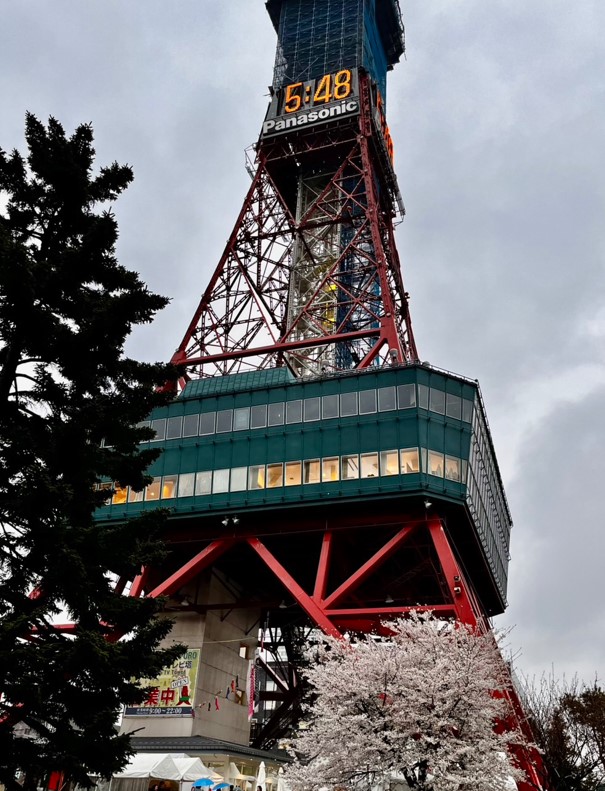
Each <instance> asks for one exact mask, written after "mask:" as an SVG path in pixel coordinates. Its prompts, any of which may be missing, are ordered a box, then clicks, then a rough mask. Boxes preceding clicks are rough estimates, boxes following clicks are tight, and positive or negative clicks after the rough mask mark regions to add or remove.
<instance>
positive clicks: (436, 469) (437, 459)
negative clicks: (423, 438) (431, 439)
mask: <svg viewBox="0 0 605 791" xmlns="http://www.w3.org/2000/svg"><path fill="white" fill-rule="evenodd" d="M443 470H444V462H443V453H437V451H435V450H429V470H428V471H429V475H437V476H438V477H439V478H443Z"/></svg>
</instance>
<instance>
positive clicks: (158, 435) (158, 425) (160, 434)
mask: <svg viewBox="0 0 605 791" xmlns="http://www.w3.org/2000/svg"><path fill="white" fill-rule="evenodd" d="M151 428H152V429H153V430H154V431H155V437H154V438H153V439H152V440H150V442H159V441H160V440H162V439H164V438H165V436H166V418H165V417H163V418H160V419H159V420H152V421H151Z"/></svg>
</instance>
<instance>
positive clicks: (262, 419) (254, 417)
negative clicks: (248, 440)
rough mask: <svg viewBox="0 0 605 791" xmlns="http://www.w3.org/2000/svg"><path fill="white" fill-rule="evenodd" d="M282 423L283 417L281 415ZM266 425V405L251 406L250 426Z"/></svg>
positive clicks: (263, 426) (262, 426) (260, 426)
mask: <svg viewBox="0 0 605 791" xmlns="http://www.w3.org/2000/svg"><path fill="white" fill-rule="evenodd" d="M282 423H283V417H282ZM266 425H267V405H266V404H260V405H259V406H253V407H252V409H251V410H250V428H265V426H266Z"/></svg>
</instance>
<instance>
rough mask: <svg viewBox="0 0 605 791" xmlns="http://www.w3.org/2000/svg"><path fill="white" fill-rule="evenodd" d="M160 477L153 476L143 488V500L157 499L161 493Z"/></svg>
mask: <svg viewBox="0 0 605 791" xmlns="http://www.w3.org/2000/svg"><path fill="white" fill-rule="evenodd" d="M161 483H162V479H161V478H154V479H153V481H152V482H151V483H150V484H149V486H147V487H146V488H145V500H146V501H147V502H149V501H150V500H159V499H160V493H161Z"/></svg>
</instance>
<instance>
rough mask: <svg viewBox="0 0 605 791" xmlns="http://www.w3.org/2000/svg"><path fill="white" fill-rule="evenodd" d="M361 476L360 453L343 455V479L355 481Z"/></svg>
mask: <svg viewBox="0 0 605 791" xmlns="http://www.w3.org/2000/svg"><path fill="white" fill-rule="evenodd" d="M357 478H359V455H358V454H357V453H355V454H352V455H349V456H343V457H342V479H343V481H354V480H357Z"/></svg>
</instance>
